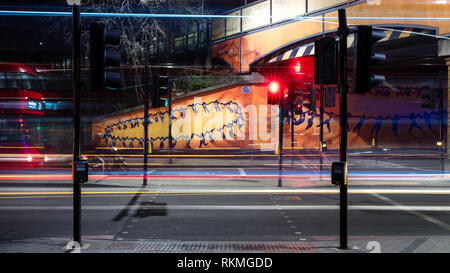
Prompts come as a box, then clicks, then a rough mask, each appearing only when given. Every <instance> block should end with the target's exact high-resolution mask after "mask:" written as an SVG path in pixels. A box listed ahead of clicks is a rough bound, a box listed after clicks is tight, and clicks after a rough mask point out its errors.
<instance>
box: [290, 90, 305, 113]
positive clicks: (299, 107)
mask: <svg viewBox="0 0 450 273" xmlns="http://www.w3.org/2000/svg"><path fill="white" fill-rule="evenodd" d="M292 103H293V107H294V114H296V115H299V114H302V113H303V99H302V96H300V95H295V96H294V99H293V102H292Z"/></svg>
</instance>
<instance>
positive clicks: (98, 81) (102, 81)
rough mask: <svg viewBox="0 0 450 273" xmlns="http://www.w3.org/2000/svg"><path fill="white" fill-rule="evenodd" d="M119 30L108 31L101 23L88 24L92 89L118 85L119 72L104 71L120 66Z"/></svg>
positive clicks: (116, 86)
mask: <svg viewBox="0 0 450 273" xmlns="http://www.w3.org/2000/svg"><path fill="white" fill-rule="evenodd" d="M120 36H121V34H120V32H117V31H108V30H106V29H105V25H104V24H103V23H92V24H91V26H90V62H91V84H92V89H93V90H100V89H103V88H105V87H106V88H108V87H109V88H118V87H120V73H113V72H106V71H105V69H106V68H108V67H119V66H120V58H121V57H120V52H119V49H118V45H119V44H120Z"/></svg>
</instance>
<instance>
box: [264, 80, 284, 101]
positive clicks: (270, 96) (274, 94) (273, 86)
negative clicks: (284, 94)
mask: <svg viewBox="0 0 450 273" xmlns="http://www.w3.org/2000/svg"><path fill="white" fill-rule="evenodd" d="M267 87H268V92H267V104H275V105H278V104H279V102H280V97H281V95H280V94H281V83H280V82H279V81H277V80H272V81H270V82H269V84H268V86H267Z"/></svg>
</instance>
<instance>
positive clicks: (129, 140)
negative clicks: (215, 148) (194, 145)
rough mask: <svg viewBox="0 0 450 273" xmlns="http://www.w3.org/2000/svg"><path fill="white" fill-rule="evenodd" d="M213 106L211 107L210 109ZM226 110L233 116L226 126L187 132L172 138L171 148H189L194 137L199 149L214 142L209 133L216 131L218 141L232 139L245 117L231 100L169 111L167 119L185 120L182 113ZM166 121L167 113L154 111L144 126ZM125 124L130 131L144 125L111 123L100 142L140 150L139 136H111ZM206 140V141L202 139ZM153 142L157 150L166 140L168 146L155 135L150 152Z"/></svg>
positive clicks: (139, 120) (141, 120)
mask: <svg viewBox="0 0 450 273" xmlns="http://www.w3.org/2000/svg"><path fill="white" fill-rule="evenodd" d="M211 106H214V107H211ZM223 110H224V111H228V113H230V114H234V115H235V117H234V118H233V119H231V121H229V122H228V123H226V124H223V125H222V126H219V127H215V128H211V129H209V130H205V131H204V132H201V133H195V132H194V133H190V134H180V135H178V136H176V137H173V138H172V141H173V142H172V143H171V147H172V148H173V147H175V146H176V145H177V142H178V141H180V140H184V141H185V143H186V148H188V149H190V148H191V145H190V143H191V140H193V139H194V138H197V139H199V140H200V146H199V148H202V147H206V146H208V141H209V142H210V143H212V144H214V143H215V140H214V136H213V134H214V133H215V132H219V133H220V136H221V138H220V139H221V140H226V139H227V136H226V135H227V134H228V135H229V136H230V137H231V138H234V137H235V134H234V129H235V128H237V129H238V130H239V131H240V132H242V127H243V126H244V125H245V118H244V116H243V113H242V110H241V107H240V106H239V105H238V104H237V103H236V102H234V101H228V102H225V103H224V102H220V101H218V100H214V101H211V102H203V103H192V104H190V105H187V106H186V107H178V108H175V109H173V110H172V114H171V115H170V119H171V120H177V119H185V118H186V112H187V111H192V113H193V114H194V116H197V115H198V114H199V111H202V112H203V113H205V114H209V113H210V112H211V111H215V112H217V113H218V112H222V111H223ZM165 116H166V118H169V112H168V111H164V112H157V113H151V114H149V119H148V121H147V123H148V124H149V126H151V124H153V123H158V122H164V118H165ZM127 124H128V125H129V127H130V128H135V127H139V126H140V125H142V126H144V117H134V118H130V119H127V120H124V121H122V120H120V121H118V122H116V123H114V124H111V125H109V126H107V127H106V128H105V129H104V130H105V131H104V134H103V139H104V141H105V145H109V144H110V145H112V146H113V147H114V146H115V145H116V142H117V141H120V142H121V143H122V146H123V147H129V148H133V147H135V143H136V142H137V144H138V147H140V148H142V147H143V145H144V141H145V140H144V138H142V137H140V138H138V137H132V136H125V137H120V136H114V131H115V130H119V131H121V130H127V129H128V126H127ZM206 138H208V139H206ZM155 141H159V148H164V147H165V144H164V143H165V142H166V141H167V146H168V145H169V143H168V142H169V136H158V137H150V138H149V143H150V145H151V147H152V149H153V143H154V142H155Z"/></svg>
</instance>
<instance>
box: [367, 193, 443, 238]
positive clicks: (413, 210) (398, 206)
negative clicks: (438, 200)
mask: <svg viewBox="0 0 450 273" xmlns="http://www.w3.org/2000/svg"><path fill="white" fill-rule="evenodd" d="M372 195H373V196H375V197H376V198H378V199H380V200H383V201H385V202H386V203H389V204H391V205H392V207H393V208H396V209H398V210H402V211H406V212H409V213H411V214H413V215H415V216H417V217H419V218H421V219H423V220H425V221H428V222H431V223H433V224H435V225H438V226H440V227H442V228H444V229H446V230H449V231H450V225H449V224H447V223H445V222H443V221H441V220H439V219H436V218H433V217H431V216H428V215H425V214H423V213H420V212H418V211H420V210H421V209H420V206H404V205H402V204H400V203H398V202H396V201H394V200H392V199H390V198H388V197H386V196H382V195H379V194H372ZM434 208H435V209H437V208H443V207H434ZM422 211H446V210H445V209H439V210H422Z"/></svg>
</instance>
